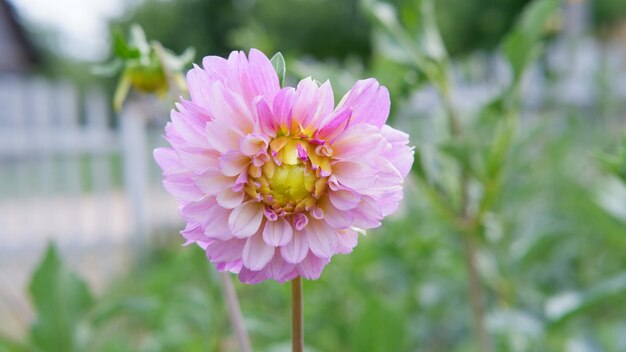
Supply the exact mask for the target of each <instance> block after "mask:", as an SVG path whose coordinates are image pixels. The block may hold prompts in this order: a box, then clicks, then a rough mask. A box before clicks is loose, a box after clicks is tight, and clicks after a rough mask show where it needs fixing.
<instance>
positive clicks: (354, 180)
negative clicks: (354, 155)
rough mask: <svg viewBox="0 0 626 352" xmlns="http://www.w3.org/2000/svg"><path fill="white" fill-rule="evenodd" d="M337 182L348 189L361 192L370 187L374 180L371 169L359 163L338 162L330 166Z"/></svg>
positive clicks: (374, 175)
mask: <svg viewBox="0 0 626 352" xmlns="http://www.w3.org/2000/svg"><path fill="white" fill-rule="evenodd" d="M332 170H333V171H332V172H333V175H334V176H335V177H336V178H337V181H338V182H339V183H340V184H341V185H343V186H345V187H348V188H351V189H354V190H361V189H365V188H367V187H369V186H371V185H372V184H373V183H374V181H375V178H376V174H375V173H374V172H373V171H372V169H371V168H370V167H369V166H368V165H366V164H365V163H361V162H349V161H339V162H335V163H334V164H333V165H332Z"/></svg>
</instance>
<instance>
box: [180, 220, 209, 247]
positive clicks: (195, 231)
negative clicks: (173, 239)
mask: <svg viewBox="0 0 626 352" xmlns="http://www.w3.org/2000/svg"><path fill="white" fill-rule="evenodd" d="M180 234H181V235H182V236H183V238H185V239H186V240H187V243H185V245H187V244H189V242H197V241H201V242H209V241H210V239H209V238H207V237H206V236H205V235H204V232H203V231H202V228H201V227H200V225H199V224H195V223H187V226H186V227H185V229H184V230H182V231H181V232H180Z"/></svg>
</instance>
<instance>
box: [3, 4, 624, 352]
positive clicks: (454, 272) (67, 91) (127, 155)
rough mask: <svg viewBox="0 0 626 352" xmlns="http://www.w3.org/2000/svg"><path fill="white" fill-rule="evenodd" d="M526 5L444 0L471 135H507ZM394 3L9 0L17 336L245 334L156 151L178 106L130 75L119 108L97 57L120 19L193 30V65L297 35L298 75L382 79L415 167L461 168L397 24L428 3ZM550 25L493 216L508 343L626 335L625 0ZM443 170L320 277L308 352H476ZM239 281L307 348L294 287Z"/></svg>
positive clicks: (501, 318) (284, 339)
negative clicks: (142, 88) (509, 89)
mask: <svg viewBox="0 0 626 352" xmlns="http://www.w3.org/2000/svg"><path fill="white" fill-rule="evenodd" d="M529 3H530V1H527V0H498V1H495V0H438V1H436V2H435V5H436V6H435V16H434V19H435V20H436V22H437V24H438V25H439V28H440V30H441V36H442V38H443V41H444V43H445V45H446V47H447V49H448V53H449V55H450V59H449V60H450V63H451V64H450V65H451V67H452V71H451V72H452V73H451V81H452V82H453V85H454V88H453V94H452V96H453V103H454V105H455V106H456V108H457V110H458V112H459V117H460V119H461V121H462V123H463V124H464V125H466V126H477V127H476V128H468V131H470V132H469V133H470V137H473V139H478V140H480V139H481V138H483V137H484V136H483V135H481V134H480V133H485V131H487V132H486V133H488V134H489V133H497V131H496V130H497V123H496V122H495V121H494V120H493V119H491V120H490V119H486V120H480V119H477V118H476V116H477V115H480V113H479V112H480V111H482V109H483V107H484V106H485V105H487V104H489V103H490V102H491V101H492V99H493V98H494V97H497V96H498V94H500V92H502V91H503V89H504V88H503V87H505V86H506V85H507V82H510V81H511V76H512V73H511V67H510V65H509V63H508V62H507V61H506V60H505V59H504V58H503V55H502V45H501V43H502V40H503V38H506V35H507V33H508V32H509V31H510V30H511V29H512V28H514V26H515V23H516V22H517V21H518V18H519V17H520V14H522V13H523V9H524V8H525V7H526V6H527V5H528V4H529ZM385 4H386V5H384V4H380V3H376V2H373V1H358V0H346V1H335V0H285V1H271V0H90V1H81V0H57V1H49V0H0V351H207V350H208V351H236V350H237V344H236V341H235V338H234V335H233V332H232V329H231V328H230V323H229V319H228V315H227V310H226V307H225V303H224V298H223V296H222V293H221V290H220V281H219V278H218V275H217V273H216V271H215V269H214V268H212V267H211V266H210V265H209V264H208V262H207V261H206V259H205V257H204V254H203V253H202V251H201V250H200V249H198V248H189V247H181V244H182V239H181V238H180V236H179V235H178V234H177V232H178V231H179V230H180V229H181V227H182V223H181V222H180V220H179V219H178V216H177V209H176V205H175V203H174V201H173V199H171V198H170V197H169V196H168V195H166V194H165V193H164V191H163V190H162V189H161V187H160V174H159V170H158V169H157V167H156V165H155V164H154V162H153V161H152V158H151V150H152V149H153V148H154V147H156V146H160V145H164V141H163V139H162V138H161V133H162V128H163V126H164V124H165V123H166V121H167V119H168V110H169V108H170V107H171V106H172V102H171V101H157V100H156V99H154V98H149V97H148V98H146V97H140V96H139V95H137V94H131V96H130V98H129V99H131V100H134V101H135V102H136V103H135V104H134V105H133V108H132V109H128V108H127V109H124V110H123V111H122V112H121V113H120V114H116V113H114V112H113V111H112V108H111V96H112V94H113V90H114V87H115V79H113V78H103V77H100V76H97V75H94V74H93V70H92V68H93V66H94V65H97V64H101V63H103V62H105V61H107V60H108V59H110V56H111V55H112V53H111V47H112V44H111V40H110V39H111V33H112V31H114V30H120V31H122V32H123V33H126V32H127V30H128V28H129V27H130V25H131V24H132V23H138V24H140V25H141V26H142V27H143V28H144V29H145V32H146V34H147V36H148V38H150V39H155V40H158V41H160V42H161V43H162V44H163V45H164V46H165V47H167V48H170V49H172V50H173V51H175V52H177V53H180V52H182V51H183V50H184V49H185V48H187V47H188V46H192V47H194V48H195V49H196V52H197V58H196V62H199V61H200V58H201V57H202V56H204V55H222V56H224V55H227V54H228V53H229V52H230V51H231V50H238V49H243V50H247V49H249V48H251V47H255V48H259V49H261V50H262V51H264V52H265V53H266V54H267V55H268V56H271V55H273V54H274V53H275V52H278V51H280V52H282V53H283V55H284V56H285V59H286V62H287V82H288V83H290V84H293V83H295V82H297V80H298V79H300V78H303V77H307V76H312V77H314V78H315V79H317V80H319V81H324V80H326V79H330V80H331V82H332V84H333V88H334V91H335V92H336V94H337V96H336V99H337V101H338V99H340V98H341V96H342V95H343V93H344V92H346V91H347V90H348V89H349V88H350V86H351V85H352V84H353V83H354V81H356V80H357V79H361V78H366V77H372V76H373V77H376V78H377V79H378V80H379V81H381V82H382V83H383V84H384V85H386V86H387V87H388V88H389V90H390V93H391V97H392V112H391V116H390V124H392V125H393V126H394V127H396V128H399V129H402V130H404V131H407V132H409V133H410V134H411V142H412V144H413V145H415V146H416V151H418V152H419V153H418V154H419V155H420V157H421V158H420V159H419V160H418V164H419V166H420V170H417V171H416V173H419V172H422V171H423V170H421V167H422V166H424V168H425V169H427V170H430V172H431V174H430V175H431V176H432V175H436V176H437V178H438V179H440V180H444V183H445V180H450V179H451V178H454V175H453V173H452V172H450V174H448V173H449V170H450V168H447V167H446V165H440V164H439V163H438V162H437V160H438V159H437V158H438V157H440V156H441V154H446V152H440V151H441V150H444V151H447V154H449V157H450V158H452V159H455V158H456V159H457V161H459V160H461V161H459V163H460V164H463V160H465V159H463V155H465V154H463V153H462V152H459V149H458V148H457V149H455V148H454V146H450V145H447V144H446V141H447V138H448V136H447V132H446V131H447V129H446V126H445V123H446V119H445V116H444V115H445V114H446V112H445V111H444V110H445V109H444V107H443V106H442V101H441V98H440V96H439V94H438V93H437V91H436V89H435V88H434V85H433V82H432V81H430V80H429V78H428V77H427V75H425V74H424V72H422V71H421V70H420V69H419V67H416V66H415V65H412V64H411V63H410V56H409V57H408V58H407V54H406V50H407V47H406V45H404V46H403V43H402V41H398V36H397V33H396V35H395V36H394V33H393V31H391V33H390V31H389V28H388V27H385V24H389V22H385V19H387V20H388V19H389V18H391V17H389V16H392V17H393V15H394V13H395V17H394V19H395V20H397V24H398V26H399V27H400V28H402V29H403V31H404V33H408V35H409V38H414V37H413V35H414V34H415V36H417V35H418V34H419V32H420V28H421V26H422V24H423V23H424V17H423V16H422V13H421V12H420V8H421V7H420V1H419V0H415V1H413V0H394V1H389V2H386V3H385ZM381 19H382V21H381ZM431 19H432V18H431ZM541 27H542V30H543V32H544V34H545V35H544V42H543V45H541V48H542V51H541V54H540V55H538V57H537V58H536V60H535V61H534V62H533V63H532V64H531V65H530V66H529V67H528V70H527V71H526V73H525V74H524V76H523V79H522V81H521V85H520V90H519V93H520V97H521V99H520V113H519V114H520V118H519V122H518V127H517V129H516V133H515V134H514V135H513V136H510V137H508V138H509V139H510V141H508V142H510V148H509V149H508V151H507V153H506V157H505V160H506V166H505V167H504V168H503V171H502V173H501V175H500V176H499V177H500V178H499V179H498V182H499V183H501V187H499V191H498V194H497V196H496V197H494V200H493V202H492V204H491V206H490V207H489V209H488V211H486V212H485V214H484V218H483V219H482V220H481V226H480V229H479V231H478V235H479V236H480V242H479V243H480V244H479V247H478V249H477V255H476V262H477V270H478V273H479V277H480V280H481V284H482V286H483V289H484V297H483V303H484V307H485V322H486V326H487V330H488V332H489V335H490V336H491V339H492V344H493V346H494V350H496V351H573V352H587V351H589V352H591V351H626V254H625V253H626V186H625V182H626V150H625V149H624V148H626V143H625V142H624V141H625V139H624V135H625V134H624V133H625V132H626V2H625V1H623V0H595V1H590V0H589V1H585V0H564V1H562V2H560V3H559V5H558V10H557V11H556V12H555V13H554V14H551V15H550V16H549V18H548V20H547V21H546V23H545V26H544V24H543V23H542V24H541ZM543 27H545V28H543ZM404 44H406V43H404ZM520 55H521V54H520ZM490 124H492V125H493V126H491V125H490ZM491 127H493V129H491ZM490 131H491V132H490ZM494 131H496V132H494ZM474 132H475V133H476V134H475V135H471V133H474ZM490 137H491V135H489V136H487V137H486V138H490ZM470 139H472V138H470ZM489 148H490V147H489V146H487V149H489ZM620 148H622V149H620ZM460 149H462V150H464V149H470V147H468V146H462V148H460ZM620 150H621V151H620ZM620 153H621V154H620ZM460 154H461V156H459V155H460ZM469 158H470V159H471V157H469ZM607 160H608V162H607ZM468 162H469V163H470V164H471V160H470V161H468ZM607 165H608V166H607ZM620 177H621V178H620ZM423 186H424V185H423V182H420V179H419V178H418V176H415V175H413V176H411V177H409V179H408V180H407V183H406V196H405V202H404V204H403V205H402V207H401V208H400V210H399V211H398V212H397V213H396V214H394V215H393V216H391V217H390V218H389V219H387V220H385V222H384V224H383V226H382V227H381V228H379V229H376V230H374V231H371V232H368V235H367V236H366V237H362V238H361V239H360V243H359V245H358V246H357V247H356V249H355V251H354V252H353V253H352V254H350V255H346V256H337V257H335V258H333V260H332V262H331V264H330V265H329V266H328V267H327V268H326V269H325V272H324V274H323V275H322V277H321V278H320V279H319V280H318V281H316V282H306V283H305V285H304V286H305V317H304V318H305V322H306V323H305V337H306V344H307V349H308V350H310V351H474V350H477V347H476V343H475V338H474V337H473V327H472V314H471V309H470V304H469V301H470V299H469V293H468V279H467V274H466V262H465V252H464V249H463V244H462V240H461V235H459V233H458V229H455V228H454V226H453V225H452V224H450V221H449V219H448V218H446V217H445V216H443V215H442V213H441V212H440V211H438V209H437V207H436V206H435V205H433V203H432V202H431V201H430V200H429V197H428V195H427V192H428V191H427V189H428V187H423ZM474 186H475V187H474ZM474 186H472V187H470V193H472V194H479V195H480V194H481V192H482V188H481V186H480V183H479V182H476V184H475V185H474ZM454 191H455V190H454V187H452V188H451V191H450V192H452V193H454ZM477 197H479V196H477ZM52 242H54V243H55V247H54V248H53V249H49V250H47V251H46V247H47V246H48V244H49V243H52ZM44 255H45V260H44ZM35 270H36V273H35V274H33V273H34V272H35ZM236 288H237V291H238V293H239V295H240V301H241V305H242V310H243V313H244V315H245V319H246V326H247V328H248V330H249V333H250V336H251V340H252V344H253V346H254V347H255V348H254V350H255V351H256V350H258V351H287V350H289V334H290V332H289V327H290V325H289V319H290V315H289V314H290V313H289V299H290V298H289V286H288V285H280V284H277V283H274V282H264V283H262V284H259V285H254V286H246V285H241V284H239V283H237V284H236Z"/></svg>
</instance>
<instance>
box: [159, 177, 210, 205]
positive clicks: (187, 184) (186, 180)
mask: <svg viewBox="0 0 626 352" xmlns="http://www.w3.org/2000/svg"><path fill="white" fill-rule="evenodd" d="M163 187H164V188H165V190H166V191H167V192H168V193H170V194H171V195H173V196H174V197H176V198H178V199H180V200H184V201H194V200H198V199H200V198H202V197H204V195H205V194H204V193H203V192H202V191H201V190H200V189H199V187H197V186H196V183H195V182H194V181H193V180H192V178H191V176H190V175H187V174H175V175H169V176H167V177H165V179H163Z"/></svg>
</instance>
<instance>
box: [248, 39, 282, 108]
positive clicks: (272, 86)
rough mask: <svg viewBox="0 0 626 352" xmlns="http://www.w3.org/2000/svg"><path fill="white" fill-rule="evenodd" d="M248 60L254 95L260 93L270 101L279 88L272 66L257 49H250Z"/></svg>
mask: <svg viewBox="0 0 626 352" xmlns="http://www.w3.org/2000/svg"><path fill="white" fill-rule="evenodd" d="M248 61H249V63H250V64H249V67H250V73H251V77H250V78H251V83H252V85H253V91H254V93H255V95H262V96H264V97H265V98H266V99H267V100H268V101H269V102H270V103H271V102H272V101H273V100H274V96H275V95H276V94H277V93H278V91H279V90H280V84H279V82H278V75H277V74H276V71H275V70H274V66H273V65H272V63H271V62H270V60H269V59H268V58H267V56H265V55H264V54H263V53H262V52H260V51H259V50H257V49H250V53H249V54H248Z"/></svg>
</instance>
